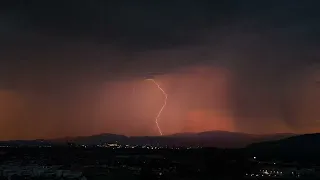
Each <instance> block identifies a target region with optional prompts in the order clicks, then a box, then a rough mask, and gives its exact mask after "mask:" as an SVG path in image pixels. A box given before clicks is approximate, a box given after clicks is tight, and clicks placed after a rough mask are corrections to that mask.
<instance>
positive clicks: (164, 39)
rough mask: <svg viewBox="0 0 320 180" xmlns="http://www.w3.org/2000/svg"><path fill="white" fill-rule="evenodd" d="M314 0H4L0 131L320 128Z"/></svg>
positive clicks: (319, 29)
mask: <svg viewBox="0 0 320 180" xmlns="http://www.w3.org/2000/svg"><path fill="white" fill-rule="evenodd" d="M319 7H320V3H319V2H318V1H311V0H310V1H308V0H305V1H301V0H283V1H278V0H277V1H272V0H269V1H257V0H247V1H242V0H229V1H227V0H217V1H211V0H210V1H198V0H194V1H192V0H171V1H158V2H155V1H149V0H143V1H136V2H133V1H131V0H127V1H124V0H117V1H102V0H101V1H98V0H87V1H85V0H69V1H65V0H52V1H51V0H48V1H44V0H28V1H22V0H21V1H17V0H3V1H1V3H0V46H1V48H0V139H3V140H4V139H32V138H56V137H65V136H80V135H92V134H99V133H117V134H124V135H158V131H157V128H156V124H155V121H154V119H155V117H156V115H157V113H158V111H159V109H160V108H161V106H162V104H163V94H161V91H159V89H157V87H156V86H155V85H154V84H152V83H150V81H144V80H145V79H146V78H154V79H155V80H156V81H157V82H158V83H159V84H160V86H161V87H162V88H163V89H164V90H165V91H166V93H167V94H168V101H167V106H166V107H165V109H164V110H163V113H162V115H161V118H160V120H159V124H160V126H161V129H162V131H163V133H164V134H171V133H178V132H200V131H208V130H225V131H237V132H246V133H256V134H262V133H263V134H264V133H283V132H293V133H311V132H319V131H320V60H319V58H320V51H319V50H320V23H319V22H320V12H319Z"/></svg>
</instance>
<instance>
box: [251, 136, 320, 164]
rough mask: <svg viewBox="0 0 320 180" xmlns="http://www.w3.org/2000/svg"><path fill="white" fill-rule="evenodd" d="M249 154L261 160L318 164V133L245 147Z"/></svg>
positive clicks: (319, 147) (319, 144) (319, 156)
mask: <svg viewBox="0 0 320 180" xmlns="http://www.w3.org/2000/svg"><path fill="white" fill-rule="evenodd" d="M247 150H248V152H249V153H250V154H252V155H254V156H258V157H259V158H261V159H268V158H276V159H279V160H287V161H301V162H320V155H319V152H320V133H317V134H305V135H298V136H293V137H289V138H285V139H281V140H277V141H267V142H261V143H253V144H251V145H249V146H247Z"/></svg>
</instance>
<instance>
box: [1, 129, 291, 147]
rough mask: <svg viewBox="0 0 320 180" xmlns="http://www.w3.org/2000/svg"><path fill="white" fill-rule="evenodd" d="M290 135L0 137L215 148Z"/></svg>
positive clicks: (43, 142)
mask: <svg viewBox="0 0 320 180" xmlns="http://www.w3.org/2000/svg"><path fill="white" fill-rule="evenodd" d="M291 136H294V134H267V135H253V134H246V133H238V132H226V131H207V132H200V133H178V134H172V135H166V136H132V137H127V136H124V135H117V134H99V135H92V136H80V137H66V138H59V139H52V140H32V141H22V140H18V141H2V142H0V145H1V146H5V145H43V146H45V145H52V144H66V143H75V144H86V145H98V144H104V143H115V142H118V143H120V144H131V145H146V144H149V145H160V146H205V147H218V148H241V147H245V146H247V145H249V144H252V143H256V142H262V141H272V140H279V139H283V138H287V137H291Z"/></svg>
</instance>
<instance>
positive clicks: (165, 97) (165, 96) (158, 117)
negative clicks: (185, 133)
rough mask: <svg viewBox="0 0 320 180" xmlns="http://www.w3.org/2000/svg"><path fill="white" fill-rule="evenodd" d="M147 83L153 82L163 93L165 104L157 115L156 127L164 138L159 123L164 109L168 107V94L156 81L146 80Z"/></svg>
mask: <svg viewBox="0 0 320 180" xmlns="http://www.w3.org/2000/svg"><path fill="white" fill-rule="evenodd" d="M146 81H151V82H153V83H154V84H155V85H156V86H157V87H158V89H159V90H160V91H161V92H162V94H163V95H164V103H163V105H162V107H161V109H160V111H159V112H158V115H157V117H156V120H155V122H156V125H157V128H158V131H159V133H160V135H161V136H162V131H161V128H160V126H159V123H158V121H159V119H160V116H161V113H162V111H163V109H164V108H165V107H166V105H167V99H168V94H167V93H166V92H165V91H164V90H163V89H162V88H161V87H160V85H159V84H158V83H157V82H156V81H155V80H154V79H146Z"/></svg>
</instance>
